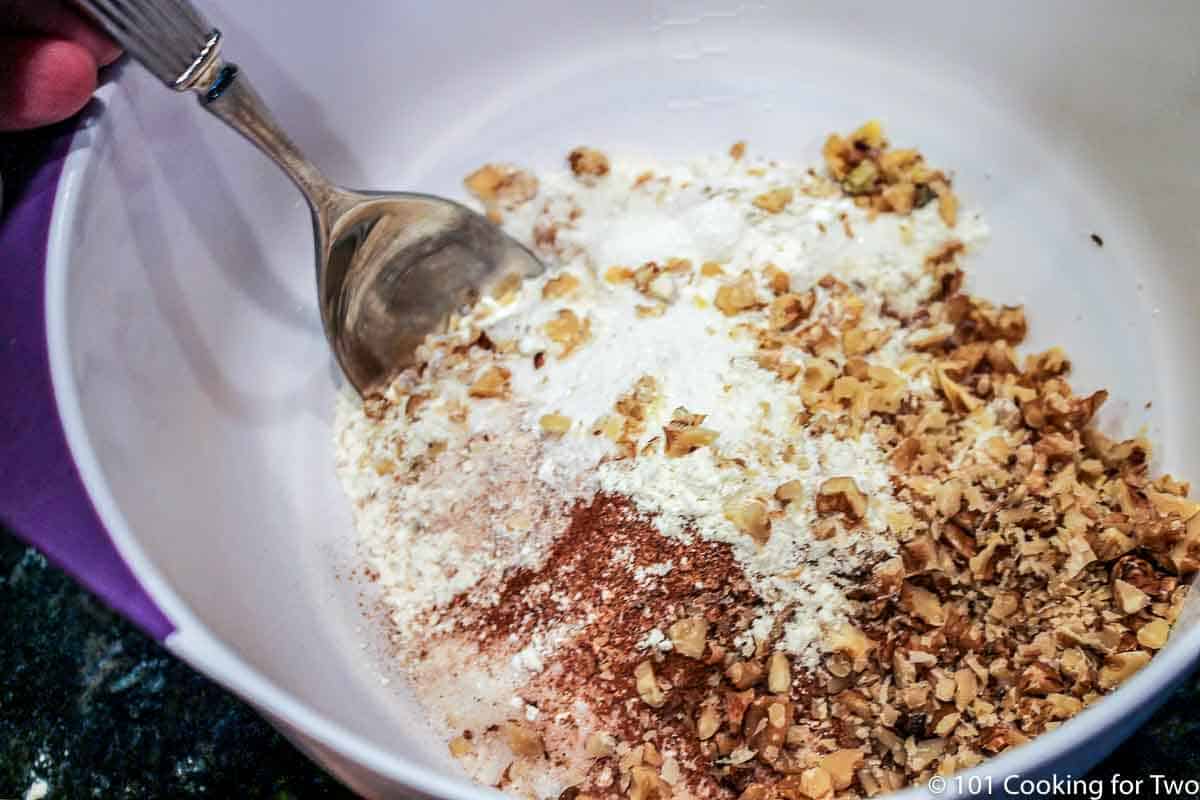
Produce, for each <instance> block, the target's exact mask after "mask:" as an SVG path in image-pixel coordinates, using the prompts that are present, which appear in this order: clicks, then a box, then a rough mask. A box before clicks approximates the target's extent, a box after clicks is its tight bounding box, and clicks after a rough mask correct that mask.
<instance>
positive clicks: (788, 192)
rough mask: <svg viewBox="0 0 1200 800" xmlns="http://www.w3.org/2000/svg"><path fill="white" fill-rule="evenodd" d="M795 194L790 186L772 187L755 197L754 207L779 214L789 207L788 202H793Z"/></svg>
mask: <svg viewBox="0 0 1200 800" xmlns="http://www.w3.org/2000/svg"><path fill="white" fill-rule="evenodd" d="M795 196H796V193H795V191H794V190H793V189H792V188H791V187H790V186H784V187H782V188H779V189H772V190H771V191H769V192H763V193H762V194H760V195H758V196H757V197H755V198H754V207H755V208H760V209H762V210H763V211H766V212H767V213H768V214H778V213H779V212H780V211H783V210H784V209H785V208H787V207H788V204H790V203H791V202H792V198H793V197H795Z"/></svg>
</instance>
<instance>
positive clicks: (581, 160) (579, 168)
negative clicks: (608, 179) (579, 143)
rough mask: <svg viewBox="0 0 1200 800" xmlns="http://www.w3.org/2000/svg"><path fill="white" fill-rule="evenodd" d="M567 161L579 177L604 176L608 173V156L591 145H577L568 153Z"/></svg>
mask: <svg viewBox="0 0 1200 800" xmlns="http://www.w3.org/2000/svg"><path fill="white" fill-rule="evenodd" d="M567 163H569V164H570V165H571V172H573V173H575V175H576V176H577V177H585V176H586V177H589V178H602V177H604V176H605V175H607V174H608V171H609V164H608V156H606V155H604V153H602V152H600V151H599V150H596V149H593V148H591V147H576V148H575V149H574V150H572V151H571V152H570V153H568V154H567Z"/></svg>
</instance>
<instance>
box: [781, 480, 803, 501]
mask: <svg viewBox="0 0 1200 800" xmlns="http://www.w3.org/2000/svg"><path fill="white" fill-rule="evenodd" d="M775 499H776V500H778V501H779V502H781V503H783V504H785V505H786V504H788V503H794V502H796V501H797V500H803V499H804V484H803V483H802V482H801V481H787V482H785V483H781V484H779V487H778V488H776V489H775Z"/></svg>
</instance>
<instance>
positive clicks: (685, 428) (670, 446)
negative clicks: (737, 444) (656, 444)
mask: <svg viewBox="0 0 1200 800" xmlns="http://www.w3.org/2000/svg"><path fill="white" fill-rule="evenodd" d="M702 422H704V415H703V414H689V413H688V412H687V411H686V410H685V409H677V410H676V411H675V413H674V418H673V419H672V420H671V421H670V422H668V423H667V424H666V425H665V426H664V427H663V435H664V436H665V437H666V440H667V446H666V454H667V456H668V457H670V458H679V457H681V456H686V455H687V454H688V453H691V452H694V451H695V450H699V449H700V448H701V447H708V446H709V445H711V444H712V443H713V442H715V441H716V440H717V437H718V435H719V434H718V433H717V432H716V431H714V430H712V429H711V428H705V427H702V426H701V423H702Z"/></svg>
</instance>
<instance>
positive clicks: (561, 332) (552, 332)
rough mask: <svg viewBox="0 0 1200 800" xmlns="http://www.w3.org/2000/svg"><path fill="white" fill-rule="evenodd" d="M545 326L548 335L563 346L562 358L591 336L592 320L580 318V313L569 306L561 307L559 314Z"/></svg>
mask: <svg viewBox="0 0 1200 800" xmlns="http://www.w3.org/2000/svg"><path fill="white" fill-rule="evenodd" d="M543 327H544V330H545V332H546V336H547V337H548V338H549V339H550V340H551V341H553V342H556V343H557V344H558V345H560V346H561V347H562V352H561V354H560V356H561V357H562V358H566V357H568V356H569V355H571V353H573V352H575V350H576V349H578V348H579V347H580V346H581V345H583V344H584V343H585V342H587V340H588V338H589V337H590V336H591V320H590V319H584V320H580V319H579V315H578V314H576V313H575V312H574V311H572V310H571V309H569V308H563V309H560V310H559V312H558V316H557V317H556V318H554V319H552V320H550V321H549V322H547V323H546V324H545V326H543Z"/></svg>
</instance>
